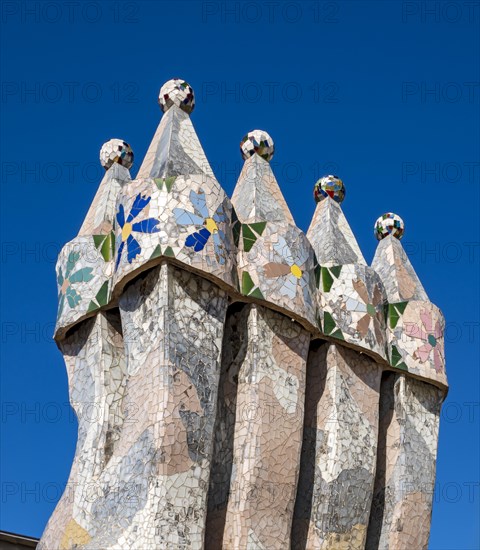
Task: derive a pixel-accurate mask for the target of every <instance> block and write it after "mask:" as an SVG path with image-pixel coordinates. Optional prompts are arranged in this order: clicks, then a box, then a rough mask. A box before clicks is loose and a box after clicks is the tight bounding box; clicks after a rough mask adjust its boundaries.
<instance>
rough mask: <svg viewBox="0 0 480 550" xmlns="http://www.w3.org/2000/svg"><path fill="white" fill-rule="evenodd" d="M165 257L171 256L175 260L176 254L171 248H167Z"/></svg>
mask: <svg viewBox="0 0 480 550" xmlns="http://www.w3.org/2000/svg"><path fill="white" fill-rule="evenodd" d="M164 255H165V256H170V257H171V258H175V253H174V252H173V250H172V247H171V246H167V248H166V249H165V252H164Z"/></svg>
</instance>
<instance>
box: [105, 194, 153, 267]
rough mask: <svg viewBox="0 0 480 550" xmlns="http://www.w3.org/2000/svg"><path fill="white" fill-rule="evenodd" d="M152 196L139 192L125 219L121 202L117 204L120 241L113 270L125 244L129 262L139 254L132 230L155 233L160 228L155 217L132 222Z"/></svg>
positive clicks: (138, 245)
mask: <svg viewBox="0 0 480 550" xmlns="http://www.w3.org/2000/svg"><path fill="white" fill-rule="evenodd" d="M151 198H152V197H146V196H144V195H142V194H141V193H139V194H138V195H137V196H136V197H135V200H134V201H133V205H132V208H131V209H130V213H129V215H128V218H127V219H126V220H125V210H124V208H123V204H120V205H119V206H118V212H117V223H118V226H119V227H120V229H121V230H122V233H121V235H120V239H121V243H120V245H119V247H118V252H117V261H116V262H115V271H116V270H117V269H118V266H119V264H120V260H121V258H122V252H123V249H124V248H125V244H126V245H127V260H128V263H129V264H131V263H132V261H133V260H134V259H135V258H136V257H137V256H138V255H139V254H140V252H141V251H142V247H141V246H140V243H139V242H138V241H137V239H136V238H135V237H134V236H133V235H132V233H133V232H136V233H157V232H158V231H160V229H159V228H158V227H157V225H158V224H159V223H160V222H159V220H157V219H155V218H147V219H146V220H142V221H141V222H136V223H132V222H133V220H134V219H135V218H136V217H137V216H138V215H139V214H140V212H141V211H142V210H143V209H144V208H145V207H146V206H147V204H148V203H149V202H150V200H151Z"/></svg>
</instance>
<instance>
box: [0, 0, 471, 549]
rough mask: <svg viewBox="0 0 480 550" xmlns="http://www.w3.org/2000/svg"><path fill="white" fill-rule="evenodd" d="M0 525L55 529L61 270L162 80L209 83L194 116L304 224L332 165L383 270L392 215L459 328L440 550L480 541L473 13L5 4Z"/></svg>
mask: <svg viewBox="0 0 480 550" xmlns="http://www.w3.org/2000/svg"><path fill="white" fill-rule="evenodd" d="M1 17H2V33H1V41H2V43H1V45H2V48H1V73H2V74H1V77H2V78H1V79H2V88H1V102H0V106H1V109H2V126H1V130H0V131H1V151H2V162H1V165H0V166H1V216H0V227H1V247H2V255H1V268H2V279H1V291H2V300H1V304H2V311H1V330H2V336H1V338H2V340H1V342H2V346H1V348H2V349H1V362H2V364H1V391H2V409H1V412H2V417H1V433H2V436H1V437H2V439H1V453H2V454H1V488H2V501H1V512H0V529H4V530H9V531H14V532H19V533H23V534H28V535H32V536H40V534H41V532H42V530H43V528H44V526H45V524H46V522H47V520H48V517H49V516H50V514H51V512H52V510H53V508H54V506H55V503H56V501H57V500H58V498H59V496H60V494H61V488H62V487H63V486H64V484H65V483H66V480H67V477H68V473H69V469H70V465H71V461H72V458H73V454H74V450H75V441H76V421H75V419H74V417H73V413H71V412H70V409H69V406H68V390H67V378H66V373H65V367H64V363H63V359H62V356H61V354H60V352H59V351H58V350H57V348H56V346H55V344H54V342H53V341H52V339H51V335H52V332H53V325H54V320H55V314H56V302H57V297H56V285H55V273H54V267H55V259H56V255H57V253H58V251H59V250H60V248H61V246H62V245H63V244H64V243H65V242H67V241H68V240H70V239H71V238H73V237H74V236H75V235H76V233H77V231H78V229H79V228H80V225H81V223H82V220H83V217H84V215H85V213H86V211H87V209H88V207H89V204H90V202H91V200H92V198H93V196H94V193H95V191H96V187H97V185H98V183H99V181H100V178H101V176H102V171H101V168H100V164H99V162H98V151H99V149H100V147H101V145H102V143H103V142H104V141H106V140H108V139H110V138H111V137H119V138H122V139H125V140H126V141H128V142H129V143H130V144H131V145H132V147H133V150H134V152H135V155H136V162H135V166H134V168H133V170H132V173H133V174H135V173H136V170H137V169H138V166H139V163H140V162H141V160H142V158H143V155H144V154H145V152H146V149H147V147H148V144H149V142H150V140H151V138H152V136H153V133H154V131H155V128H156V126H157V124H158V121H159V119H160V114H161V113H160V109H159V107H158V105H157V103H156V98H157V93H158V89H159V88H160V86H161V85H162V84H163V83H164V82H165V81H166V80H168V79H170V78H172V77H175V76H179V77H181V78H184V79H186V80H187V81H188V82H189V83H190V84H191V85H192V86H193V88H194V90H195V93H196V100H197V105H196V108H195V111H194V113H193V115H192V120H193V123H194V125H195V127H196V129H197V133H198V135H199V137H200V140H201V142H202V144H203V146H204V149H205V152H206V154H207V157H208V158H209V160H210V161H211V164H212V166H213V168H214V170H215V172H216V174H217V177H218V179H219V180H220V182H221V183H222V185H223V186H224V188H225V190H226V191H227V192H228V193H229V194H231V192H232V190H233V187H234V184H235V181H236V178H237V176H238V174H239V172H240V169H241V165H242V162H241V157H240V154H239V151H238V144H239V141H240V139H241V138H242V136H243V135H244V134H245V133H246V132H247V131H248V130H251V129H253V128H261V129H265V130H267V131H268V132H269V133H270V134H271V136H272V137H273V139H274V140H275V144H276V154H275V158H274V160H273V167H274V170H275V173H276V175H277V179H278V181H279V183H280V185H281V188H282V191H283V193H284V195H285V197H286V199H287V201H288V203H289V205H290V208H291V210H292V213H293V215H294V217H295V220H296V222H297V225H298V226H299V227H300V228H302V229H304V230H306V229H307V228H308V225H309V222H310V219H311V216H312V214H313V210H314V202H313V199H312V186H313V184H314V182H315V180H316V179H317V178H318V177H319V176H321V175H323V174H325V173H332V172H333V173H337V174H338V175H339V176H340V177H341V178H342V179H343V180H344V182H345V185H346V188H347V197H346V199H345V202H344V203H343V209H344V212H345V214H346V216H347V219H348V220H349V222H350V224H351V226H352V229H353V231H354V233H355V235H356V236H357V239H358V241H359V244H360V246H361V248H362V250H363V252H364V254H365V257H366V258H367V261H370V260H371V259H372V257H373V254H374V251H375V246H376V241H375V240H374V238H373V234H372V228H373V223H374V221H375V219H376V218H377V217H378V216H379V215H380V214H382V213H383V212H385V211H394V212H396V213H398V214H400V215H401V216H402V217H403V219H404V220H405V225H406V233H405V237H404V239H403V241H402V242H403V243H404V246H405V248H406V250H407V251H408V253H409V256H410V259H411V261H412V263H413V265H414V267H415V269H416V271H417V273H418V275H419V277H420V279H421V280H422V282H423V283H424V286H425V288H426V290H427V293H428V294H429V296H430V299H431V300H432V301H433V302H434V303H436V304H437V305H438V306H439V307H440V308H441V309H442V310H443V312H444V314H445V317H446V320H447V333H446V340H447V344H446V354H447V370H448V376H449V381H450V385H451V389H450V393H449V396H448V398H447V401H446V403H445V406H444V409H443V413H442V419H441V428H440V443H439V455H438V463H437V472H438V474H437V492H436V494H435V497H434V509H433V522H432V533H431V540H430V549H431V550H441V549H443V550H466V549H476V548H478V547H479V546H480V539H479V522H478V517H479V515H480V510H479V502H480V486H479V479H480V474H479V418H480V405H479V374H478V365H479V360H478V349H479V339H480V325H479V286H480V285H479V263H480V261H479V258H480V246H479V222H478V213H479V181H480V163H479V155H478V151H479V146H480V144H479V114H480V113H479V105H480V77H479V52H480V48H479V33H478V23H479V18H480V6H479V5H478V2H473V3H467V2H456V1H452V2H415V1H408V2H401V1H389V2H381V1H378V2H366V1H361V0H357V1H346V2H343V1H342V2H335V1H332V2H316V1H310V0H306V1H304V2H295V1H293V2H286V3H285V2H283V3H282V2H280V1H279V2H269V3H268V2H267V3H263V2H256V1H252V2H243V3H239V2H232V3H224V2H215V1H209V2H201V1H199V2H165V1H164V2H158V3H155V2H136V1H133V2H122V1H118V2H115V1H112V2H95V1H93V2H88V3H78V5H77V3H68V2H67V3H62V2H57V1H51V2H18V3H16V2H8V1H6V2H4V3H3V4H2V6H1Z"/></svg>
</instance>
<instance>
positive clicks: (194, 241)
mask: <svg viewBox="0 0 480 550" xmlns="http://www.w3.org/2000/svg"><path fill="white" fill-rule="evenodd" d="M190 202H191V203H192V206H193V210H194V212H189V211H188V210H184V209H183V208H174V209H173V214H174V216H175V220H176V222H177V223H178V224H179V225H195V226H197V231H195V232H193V233H191V234H190V235H188V237H187V238H186V240H185V246H186V247H187V248H193V250H194V251H195V252H200V251H201V250H203V249H204V248H205V246H206V244H207V242H208V240H209V239H210V238H212V240H213V247H214V252H215V257H216V259H217V261H218V263H219V264H221V265H223V264H225V259H226V248H225V233H224V232H223V231H222V230H221V229H219V227H218V224H220V223H224V222H225V221H226V220H227V216H226V214H225V212H224V210H223V205H220V206H219V207H218V208H217V210H216V212H215V214H213V216H211V215H210V214H209V212H208V208H207V201H206V197H205V192H204V191H203V189H200V190H199V192H198V193H196V192H195V191H190Z"/></svg>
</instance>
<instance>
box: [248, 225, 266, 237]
mask: <svg viewBox="0 0 480 550" xmlns="http://www.w3.org/2000/svg"><path fill="white" fill-rule="evenodd" d="M248 225H249V227H250V229H252V230H253V231H255V233H257V235H258V236H259V237H261V236H262V234H263V232H264V231H265V227H266V226H267V222H255V223H249V224H248Z"/></svg>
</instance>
